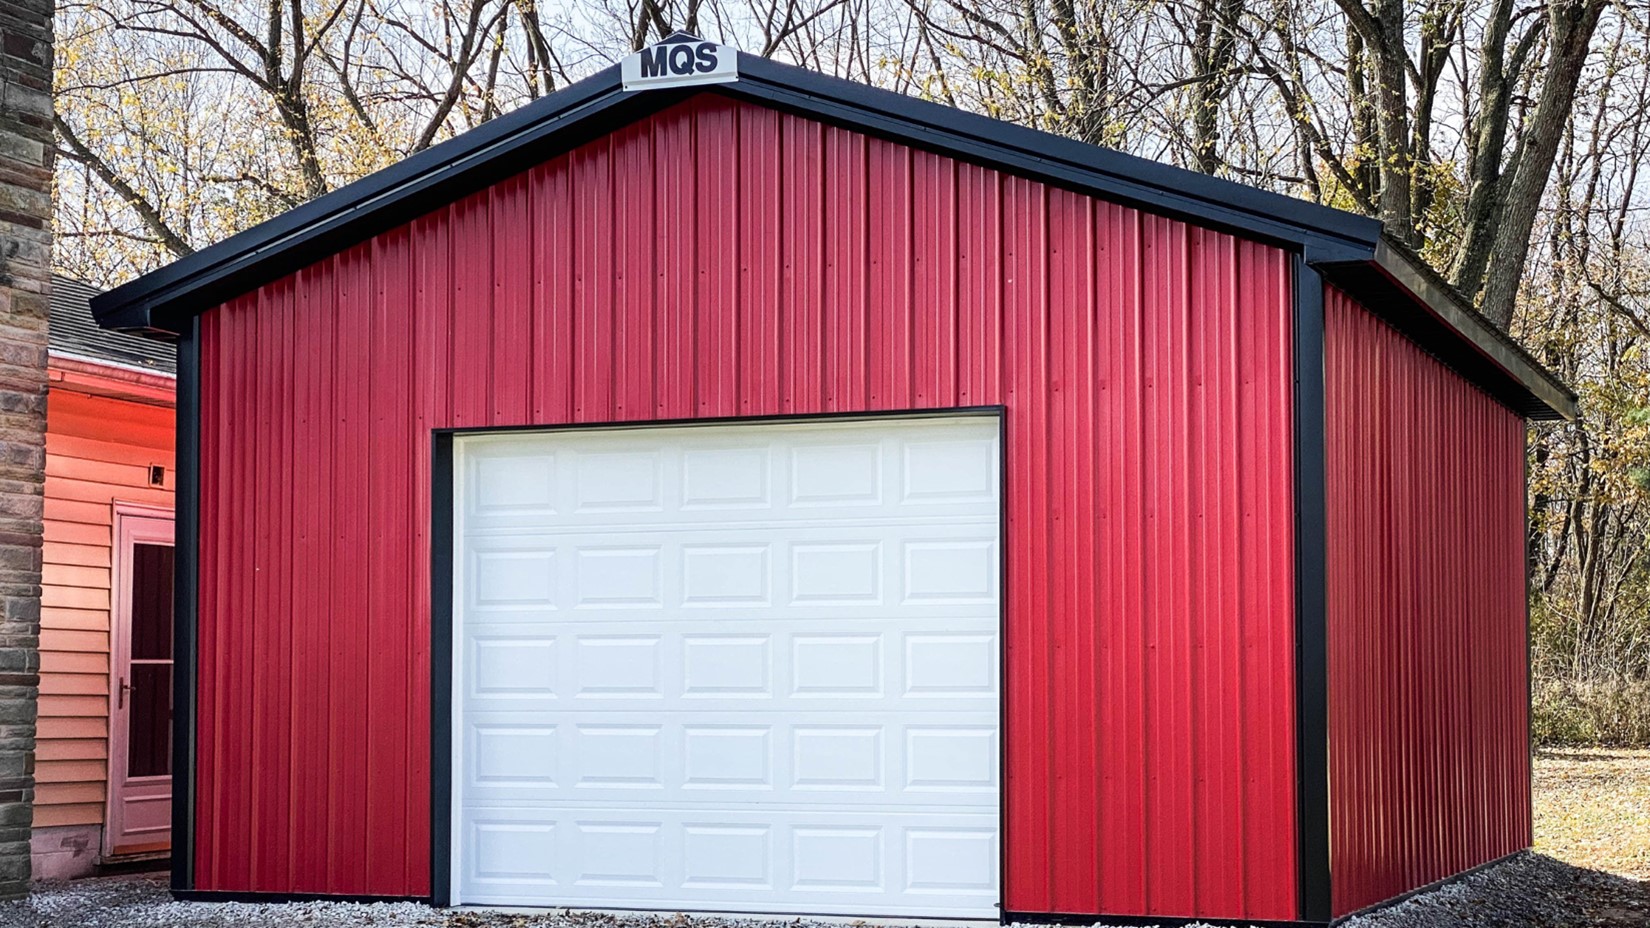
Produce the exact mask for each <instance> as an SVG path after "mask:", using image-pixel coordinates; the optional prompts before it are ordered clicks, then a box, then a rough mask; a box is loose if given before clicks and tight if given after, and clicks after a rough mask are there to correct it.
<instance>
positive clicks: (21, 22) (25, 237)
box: [0, 0, 52, 898]
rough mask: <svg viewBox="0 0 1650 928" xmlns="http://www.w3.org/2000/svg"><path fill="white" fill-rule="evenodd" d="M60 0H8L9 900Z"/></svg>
mask: <svg viewBox="0 0 1650 928" xmlns="http://www.w3.org/2000/svg"><path fill="white" fill-rule="evenodd" d="M51 86H52V0H0V898H6V897H10V896H16V895H20V894H22V893H24V892H27V891H28V885H29V827H30V825H31V823H32V819H33V804H34V720H35V703H36V698H37V696H38V693H39V680H40V656H39V649H38V645H39V636H40V544H41V531H42V519H43V517H44V510H43V500H44V493H43V490H44V487H45V479H46V477H45V462H46V299H47V290H48V288H49V287H50V286H51V212H52V209H51V184H52V97H51Z"/></svg>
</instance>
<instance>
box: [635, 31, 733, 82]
mask: <svg viewBox="0 0 1650 928" xmlns="http://www.w3.org/2000/svg"><path fill="white" fill-rule="evenodd" d="M619 77H620V78H621V79H622V80H623V82H624V89H626V90H648V89H651V88H654V87H683V86H687V85H691V84H725V83H727V82H729V81H736V80H738V79H739V52H738V50H737V49H734V48H730V47H728V46H726V45H717V44H716V43H715V42H706V41H704V40H703V39H696V38H694V37H692V36H671V37H670V38H668V39H665V40H664V41H663V42H660V43H659V44H657V45H650V46H648V47H647V48H644V49H642V50H641V51H639V52H637V53H636V54H634V55H631V56H630V57H629V58H626V59H625V60H624V61H622V62H620V64H619Z"/></svg>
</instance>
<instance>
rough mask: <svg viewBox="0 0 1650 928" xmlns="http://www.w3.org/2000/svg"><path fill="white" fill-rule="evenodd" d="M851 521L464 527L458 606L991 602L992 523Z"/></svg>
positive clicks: (634, 610)
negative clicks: (515, 530) (598, 529)
mask: <svg viewBox="0 0 1650 928" xmlns="http://www.w3.org/2000/svg"><path fill="white" fill-rule="evenodd" d="M856 529H858V530H857V531H854V532H851V533H850V532H844V531H843V530H842V529H841V528H840V527H833V526H819V527H795V526H790V525H786V526H784V527H782V528H776V527H772V526H769V527H767V528H752V529H742V530H739V531H737V532H736V531H732V530H720V531H718V530H716V529H705V530H701V531H687V530H683V531H679V532H675V533H666V532H662V531H658V530H656V529H650V530H648V531H637V532H633V533H629V534H623V535H621V534H604V535H602V536H601V537H600V538H599V539H597V538H591V537H590V535H589V534H571V535H562V536H548V535H542V534H533V535H521V534H505V535H499V534H484V533H473V534H472V535H471V536H470V537H471V539H472V543H471V546H470V548H469V550H468V552H467V555H466V563H465V569H464V575H465V576H464V579H465V587H466V590H467V591H468V595H467V602H466V603H465V606H466V608H467V610H468V611H469V614H470V615H471V616H473V618H474V620H475V621H477V622H490V621H503V622H509V621H531V622H539V621H545V620H547V619H548V616H546V615H544V613H547V612H556V613H558V614H559V620H560V621H578V620H579V618H580V617H579V615H578V613H580V612H587V611H599V612H602V613H604V615H603V616H602V617H601V619H600V620H601V621H612V620H623V619H627V618H640V619H647V618H651V617H653V616H654V614H656V613H658V612H659V611H660V610H661V609H665V608H681V609H687V610H694V611H697V610H716V611H718V612H729V613H748V614H751V615H752V616H754V617H764V616H765V615H774V614H778V613H780V612H782V613H783V614H784V615H786V616H790V615H791V614H792V610H793V609H801V610H805V612H803V613H798V615H803V614H807V612H806V611H811V612H812V613H814V614H815V615H818V616H819V617H841V618H856V617H857V618H886V616H887V607H890V606H916V607H923V606H931V607H947V606H949V607H953V608H952V610H951V611H952V612H955V611H956V607H963V606H974V607H977V608H975V609H973V610H970V611H969V613H968V614H970V615H974V616H977V617H981V618H990V617H991V616H993V615H994V614H995V609H996V604H997V601H998V590H997V587H996V583H997V580H996V575H997V563H998V559H999V552H998V546H997V540H996V538H995V531H996V527H995V525H994V524H993V523H990V522H981V521H979V520H969V521H960V522H956V523H953V524H948V525H936V524H932V523H920V524H894V525H879V526H869V527H863V526H856ZM776 607H777V608H776ZM902 615H903V613H902Z"/></svg>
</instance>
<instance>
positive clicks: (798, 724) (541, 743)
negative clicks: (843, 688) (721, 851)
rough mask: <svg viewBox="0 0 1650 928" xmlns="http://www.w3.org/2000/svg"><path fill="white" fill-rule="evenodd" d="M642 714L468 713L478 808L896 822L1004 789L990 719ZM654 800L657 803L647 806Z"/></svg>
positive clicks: (469, 772) (470, 773)
mask: <svg viewBox="0 0 1650 928" xmlns="http://www.w3.org/2000/svg"><path fill="white" fill-rule="evenodd" d="M843 715H844V713H842V712H840V711H834V710H824V709H821V710H815V711H812V712H783V713H780V712H776V713H771V714H768V715H765V716H759V715H755V714H753V713H749V712H737V711H733V712H694V713H692V719H691V721H680V720H671V719H666V720H664V721H661V720H660V719H661V716H660V714H658V713H651V714H650V713H647V712H644V711H634V712H627V713H619V712H614V713H607V714H604V715H601V716H589V715H585V714H583V713H579V714H577V715H576V716H573V718H574V720H573V721H562V719H563V718H567V716H565V715H558V714H545V715H542V716H528V715H527V714H525V713H520V712H482V711H474V710H471V711H469V712H467V713H466V718H465V724H464V727H463V737H462V739H461V740H462V742H463V744H464V746H465V752H466V753H465V759H464V765H465V766H464V771H465V780H464V781H463V785H464V796H465V798H466V800H468V801H475V802H487V801H516V800H526V799H533V800H545V801H578V802H630V801H637V800H639V801H645V802H648V803H650V804H669V805H675V806H682V807H692V806H703V807H707V808H722V807H727V806H729V805H734V806H737V805H739V804H744V803H761V804H762V805H763V806H764V807H771V806H774V805H775V804H779V805H783V804H784V803H786V802H791V801H795V802H801V803H807V802H830V803H832V804H833V805H836V804H842V803H848V804H852V805H855V806H858V807H863V808H870V807H873V806H875V807H882V808H886V809H888V810H890V811H898V810H902V809H903V810H915V809H924V808H929V807H951V806H977V805H980V804H982V803H986V804H989V803H991V802H993V801H994V798H995V794H996V792H997V790H998V788H999V785H1000V784H999V783H998V771H999V758H998V744H997V729H996V726H995V725H993V724H989V723H986V722H982V721H981V720H980V718H979V715H978V714H977V713H972V712H938V713H930V714H928V715H925V716H923V717H922V719H921V721H920V722H919V721H911V718H912V716H911V715H910V714H908V713H903V712H867V713H863V714H859V713H856V714H854V716H853V717H852V719H851V720H845V719H844V718H843ZM642 794H646V796H645V798H644V797H643V795H642Z"/></svg>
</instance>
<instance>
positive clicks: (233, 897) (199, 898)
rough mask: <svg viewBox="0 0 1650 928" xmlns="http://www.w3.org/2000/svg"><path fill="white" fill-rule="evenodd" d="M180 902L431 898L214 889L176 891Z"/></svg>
mask: <svg viewBox="0 0 1650 928" xmlns="http://www.w3.org/2000/svg"><path fill="white" fill-rule="evenodd" d="M172 898H173V899H176V900H178V901H179V902H252V903H260V904H265V905H281V904H283V903H287V902H362V903H372V902H417V903H421V904H424V905H428V904H429V902H430V897H429V896H350V895H336V894H333V893H258V892H243V891H224V890H213V889H174V890H172Z"/></svg>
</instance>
